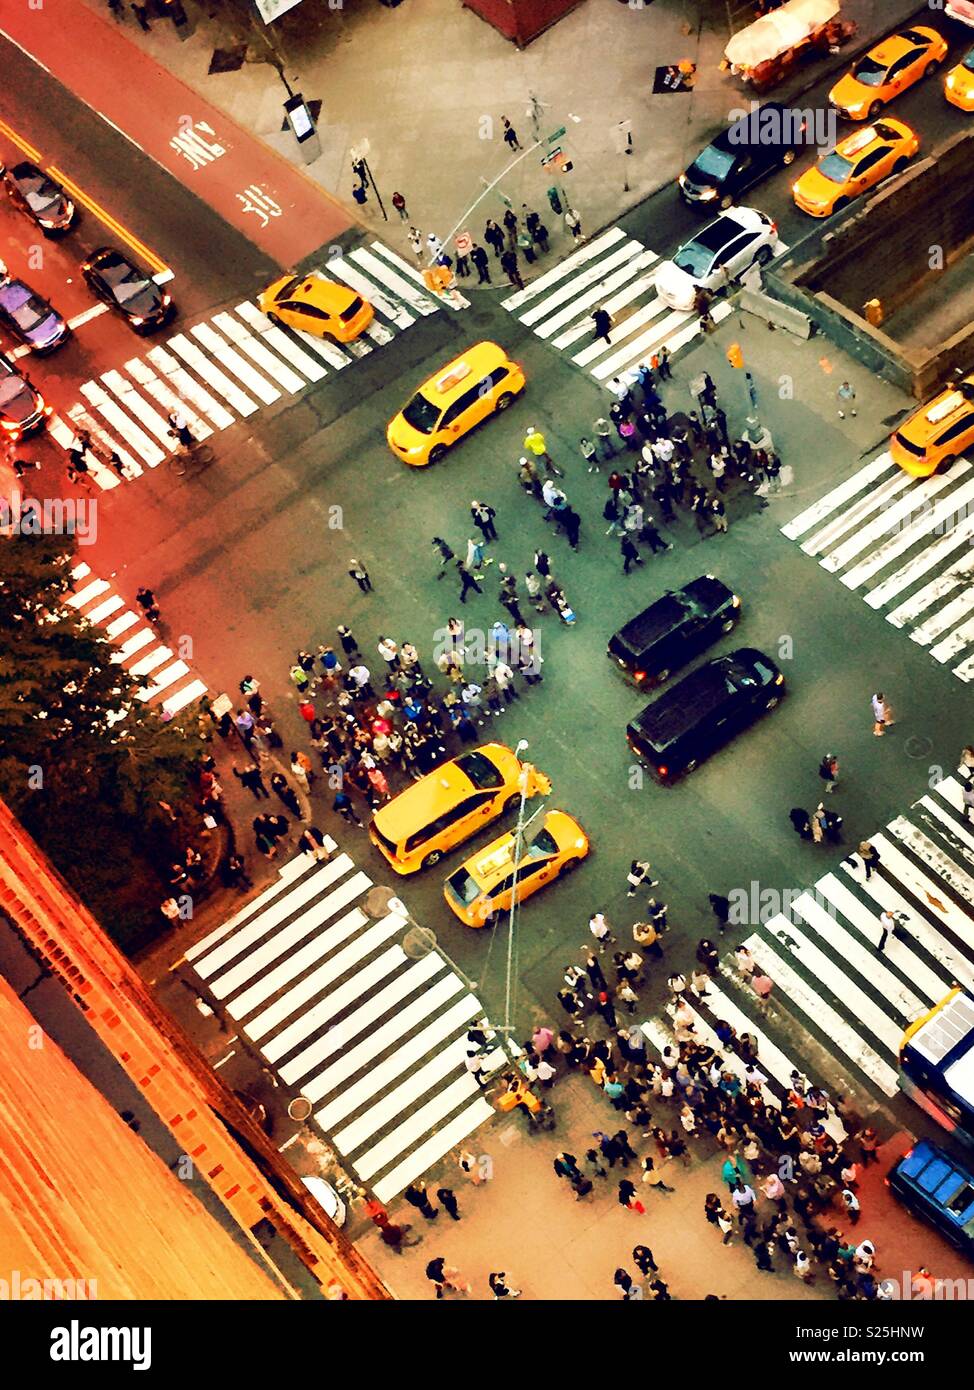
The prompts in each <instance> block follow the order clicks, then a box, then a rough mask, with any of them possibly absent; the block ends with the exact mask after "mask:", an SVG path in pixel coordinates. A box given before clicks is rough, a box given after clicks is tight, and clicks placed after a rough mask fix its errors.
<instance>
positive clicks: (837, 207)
mask: <svg viewBox="0 0 974 1390" xmlns="http://www.w3.org/2000/svg"><path fill="white" fill-rule="evenodd" d="M848 206H849V199H848V198H836V200H835V202H834V203H833V204H832V211H833V212H841V211H842V209H843V208H847V207H848Z"/></svg>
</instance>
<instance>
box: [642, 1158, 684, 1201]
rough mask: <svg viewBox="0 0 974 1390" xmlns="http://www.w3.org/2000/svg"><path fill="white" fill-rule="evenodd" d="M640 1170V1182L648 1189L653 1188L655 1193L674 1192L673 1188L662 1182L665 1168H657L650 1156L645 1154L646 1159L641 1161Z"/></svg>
mask: <svg viewBox="0 0 974 1390" xmlns="http://www.w3.org/2000/svg"><path fill="white" fill-rule="evenodd" d="M642 1168H643V1178H642V1180H643V1182H644V1183H645V1184H646V1185H647V1186H648V1187H652V1188H654V1189H655V1190H656V1191H657V1192H675V1191H676V1188H675V1187H670V1186H668V1184H667V1183H666V1182H664V1176H665V1173H666V1169H665V1167H664V1168H657V1167H656V1161H655V1159H653V1158H652V1157H651V1155H649V1154H647V1155H646V1157H645V1158H644V1159H643V1163H642Z"/></svg>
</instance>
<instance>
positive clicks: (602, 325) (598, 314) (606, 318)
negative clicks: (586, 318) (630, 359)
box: [592, 308, 612, 346]
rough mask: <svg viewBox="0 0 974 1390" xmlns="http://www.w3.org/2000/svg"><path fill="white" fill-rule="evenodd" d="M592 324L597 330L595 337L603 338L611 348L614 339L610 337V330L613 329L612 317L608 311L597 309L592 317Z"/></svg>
mask: <svg viewBox="0 0 974 1390" xmlns="http://www.w3.org/2000/svg"><path fill="white" fill-rule="evenodd" d="M592 323H593V325H594V328H595V337H596V338H603V339H604V340H605V341H606V342H607V343H608V344H609V345H610V346H611V344H612V339H611V338H610V337H609V330H610V328H611V327H612V317H611V315H610V314H609V312H608V310H607V309H603V308H598V309H596V310H595V312H594V313H593V315H592Z"/></svg>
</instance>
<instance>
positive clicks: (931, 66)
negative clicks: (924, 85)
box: [923, 58, 940, 77]
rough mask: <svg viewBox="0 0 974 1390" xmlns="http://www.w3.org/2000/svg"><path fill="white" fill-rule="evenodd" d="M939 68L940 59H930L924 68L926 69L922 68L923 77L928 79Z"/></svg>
mask: <svg viewBox="0 0 974 1390" xmlns="http://www.w3.org/2000/svg"><path fill="white" fill-rule="evenodd" d="M939 67H940V59H939V58H932V59H931V60H930V62H929V63H928V64H927V66H926V67H925V68H924V70H923V71H924V75H925V76H926V77H930V76H931V75H932V74H933V73H935V72H936V71H937V69H938V68H939Z"/></svg>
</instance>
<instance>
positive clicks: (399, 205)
mask: <svg viewBox="0 0 974 1390" xmlns="http://www.w3.org/2000/svg"><path fill="white" fill-rule="evenodd" d="M392 206H393V207H394V208H395V209H396V212H398V214H399V216H400V218H401V220H402V221H403V222H408V221H409V213H408V212H407V211H406V199H405V198H404V197H403V196H402V194H401V193H400V192H399V190H398V189H396V191H395V192H394V193H393V195H392Z"/></svg>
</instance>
